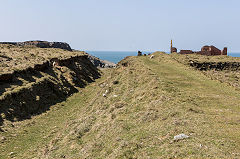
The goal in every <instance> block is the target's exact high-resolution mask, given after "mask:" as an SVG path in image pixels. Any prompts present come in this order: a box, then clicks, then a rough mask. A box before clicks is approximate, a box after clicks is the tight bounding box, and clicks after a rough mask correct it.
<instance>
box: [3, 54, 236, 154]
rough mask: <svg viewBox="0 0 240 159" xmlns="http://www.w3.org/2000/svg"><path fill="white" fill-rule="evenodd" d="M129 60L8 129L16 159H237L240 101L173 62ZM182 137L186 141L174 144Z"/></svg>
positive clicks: (8, 149) (6, 144) (6, 145)
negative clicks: (64, 98)
mask: <svg viewBox="0 0 240 159" xmlns="http://www.w3.org/2000/svg"><path fill="white" fill-rule="evenodd" d="M154 55H155V57H154V58H153V59H150V58H149V56H142V57H128V58H126V59H124V60H122V61H121V63H119V66H118V67H117V68H116V69H106V70H104V75H103V77H102V78H101V79H98V80H97V81H96V82H95V83H92V84H91V85H89V86H87V87H86V88H84V89H81V92H80V93H77V94H75V95H73V96H72V97H70V98H68V99H67V100H66V101H65V102H62V103H59V104H56V105H55V106H54V107H51V108H50V111H48V112H46V113H44V114H41V115H39V116H35V117H33V119H31V120H25V121H21V122H15V123H11V124H9V126H8V127H5V128H4V129H3V131H4V132H2V133H1V136H3V138H2V143H1V145H0V154H1V155H2V158H6V157H7V156H10V157H16V158H239V157H240V149H239V147H240V137H239V136H240V123H239V121H240V116H239V113H240V107H239V106H240V105H239V101H240V95H239V91H238V90H237V89H235V88H234V87H232V86H229V85H228V84H226V83H221V82H220V81H218V80H212V79H211V78H209V77H208V76H206V75H205V74H204V73H203V72H201V71H199V70H196V69H195V68H192V67H190V66H189V65H187V64H185V63H183V62H182V60H181V58H183V57H184V56H181V57H179V58H178V57H176V56H175V57H173V55H167V54H164V53H160V52H156V53H154ZM181 133H184V134H186V135H188V136H189V138H188V139H184V140H179V141H174V140H173V138H174V136H175V135H178V134H181Z"/></svg>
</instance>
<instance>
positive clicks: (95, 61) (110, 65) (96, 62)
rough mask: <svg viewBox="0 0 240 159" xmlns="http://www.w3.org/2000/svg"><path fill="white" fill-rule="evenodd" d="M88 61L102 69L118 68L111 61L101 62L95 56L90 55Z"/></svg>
mask: <svg viewBox="0 0 240 159" xmlns="http://www.w3.org/2000/svg"><path fill="white" fill-rule="evenodd" d="M88 59H89V60H90V61H91V62H92V63H93V65H94V66H95V67H101V68H113V67H116V64H115V63H112V62H110V61H106V60H101V59H99V58H97V57H95V56H92V55H89V54H88Z"/></svg>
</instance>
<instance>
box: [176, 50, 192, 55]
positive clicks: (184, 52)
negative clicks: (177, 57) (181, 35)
mask: <svg viewBox="0 0 240 159" xmlns="http://www.w3.org/2000/svg"><path fill="white" fill-rule="evenodd" d="M179 53H180V54H193V53H194V52H193V51H192V50H181V51H180V52H179Z"/></svg>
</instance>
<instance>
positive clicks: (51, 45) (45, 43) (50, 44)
mask: <svg viewBox="0 0 240 159" xmlns="http://www.w3.org/2000/svg"><path fill="white" fill-rule="evenodd" d="M0 44H11V45H16V46H36V47H39V48H59V49H64V50H68V51H72V48H71V47H70V45H69V44H68V43H65V42H48V41H25V42H0Z"/></svg>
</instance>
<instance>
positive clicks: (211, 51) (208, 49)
mask: <svg viewBox="0 0 240 159" xmlns="http://www.w3.org/2000/svg"><path fill="white" fill-rule="evenodd" d="M170 51H171V53H173V52H177V49H176V48H175V47H172V40H171V50H170ZM179 54H199V55H206V56H216V55H227V47H224V48H223V50H220V49H218V48H216V47H215V46H213V45H211V46H208V45H206V46H203V47H202V49H201V51H192V50H180V52H179Z"/></svg>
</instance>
